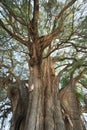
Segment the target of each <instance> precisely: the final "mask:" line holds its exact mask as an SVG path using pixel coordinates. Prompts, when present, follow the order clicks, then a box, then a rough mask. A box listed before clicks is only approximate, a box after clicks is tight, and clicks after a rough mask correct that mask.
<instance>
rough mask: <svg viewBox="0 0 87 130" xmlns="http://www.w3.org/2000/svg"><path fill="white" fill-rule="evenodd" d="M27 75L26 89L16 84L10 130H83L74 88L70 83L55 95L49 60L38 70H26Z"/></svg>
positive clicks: (35, 67) (52, 68) (52, 69)
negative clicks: (28, 74) (16, 89)
mask: <svg viewBox="0 0 87 130" xmlns="http://www.w3.org/2000/svg"><path fill="white" fill-rule="evenodd" d="M30 74H31V75H30V81H29V88H28V89H26V88H25V87H23V84H20V86H21V87H20V88H21V89H19V90H18V92H17V93H16V95H15V93H14V97H13V98H12V99H13V100H12V102H13V103H15V104H14V105H13V118H12V125H11V128H10V130H83V127H82V123H81V119H80V114H79V113H80V112H79V105H78V101H77V97H76V94H75V91H74V89H73V88H74V87H73V86H74V85H75V84H74V83H72V82H70V84H69V85H68V86H67V87H65V88H64V89H62V90H61V91H60V92H59V90H58V84H59V81H58V79H57V77H56V76H55V71H54V67H53V63H52V61H51V59H50V58H48V59H46V60H44V62H43V63H42V65H41V66H39V65H38V64H36V65H34V66H32V67H30ZM20 91H21V92H20ZM25 95H26V96H25ZM14 106H15V107H14ZM61 106H62V107H61ZM62 111H63V112H62ZM62 113H63V114H62Z"/></svg>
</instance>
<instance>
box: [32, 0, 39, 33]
mask: <svg viewBox="0 0 87 130" xmlns="http://www.w3.org/2000/svg"><path fill="white" fill-rule="evenodd" d="M38 18H39V0H34V11H33V19H32V22H33V23H32V28H33V31H34V33H35V35H37V34H38Z"/></svg>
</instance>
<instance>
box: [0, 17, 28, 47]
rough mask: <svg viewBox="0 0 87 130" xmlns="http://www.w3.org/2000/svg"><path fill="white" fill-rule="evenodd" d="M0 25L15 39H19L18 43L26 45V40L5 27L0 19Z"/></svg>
mask: <svg viewBox="0 0 87 130" xmlns="http://www.w3.org/2000/svg"><path fill="white" fill-rule="evenodd" d="M0 26H1V27H2V28H3V29H4V30H5V31H6V32H7V33H8V34H9V35H10V36H11V37H13V38H14V39H15V40H17V41H19V42H20V43H22V44H23V45H25V46H27V45H28V41H25V40H23V39H22V38H21V37H19V36H17V35H16V34H14V33H12V32H11V31H10V30H9V29H8V28H7V27H5V25H4V23H3V21H2V20H1V19H0Z"/></svg>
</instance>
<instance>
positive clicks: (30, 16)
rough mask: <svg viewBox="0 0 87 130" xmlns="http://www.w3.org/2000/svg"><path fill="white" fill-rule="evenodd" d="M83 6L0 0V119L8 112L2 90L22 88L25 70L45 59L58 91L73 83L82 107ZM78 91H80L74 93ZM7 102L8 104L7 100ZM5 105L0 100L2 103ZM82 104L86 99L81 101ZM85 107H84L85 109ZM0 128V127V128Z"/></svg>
mask: <svg viewBox="0 0 87 130" xmlns="http://www.w3.org/2000/svg"><path fill="white" fill-rule="evenodd" d="M86 6H87V2H86V1H84V0H82V1H80V0H64V1H61V0H33V1H32V0H0V57H1V58H0V82H1V83H0V100H1V101H2V102H3V103H4V105H3V103H2V104H1V105H0V107H1V110H0V111H1V112H2V114H1V115H0V117H1V119H2V124H3V121H4V120H3V119H5V117H7V115H6V114H8V113H10V112H11V107H7V108H6V110H4V108H5V105H7V106H8V105H9V106H11V102H10V100H9V99H10V98H9V97H8V95H9V94H8V91H9V88H10V87H14V86H15V84H16V83H19V81H21V82H22V83H24V85H25V86H26V87H27V85H28V80H29V78H31V77H30V70H29V69H30V66H31V67H33V66H34V65H39V68H40V65H43V63H44V61H45V60H46V59H47V58H49V57H50V58H51V61H52V65H53V68H54V71H55V75H56V76H57V77H59V78H60V79H59V83H60V85H59V89H62V88H63V87H66V86H67V85H68V84H69V83H70V82H71V79H72V78H73V79H74V80H75V81H76V84H75V86H76V87H77V93H78V94H77V95H78V97H79V100H80V102H81V103H83V104H84V94H83V93H82V88H86V89H87V81H86V79H87V76H86V75H87V56H86V55H87V10H86ZM78 87H79V88H81V91H80V93H79V90H78ZM8 98H9V99H8ZM5 100H8V101H6V103H5ZM86 103H87V100H86ZM86 105H87V104H86ZM0 127H2V126H0Z"/></svg>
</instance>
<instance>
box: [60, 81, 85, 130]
mask: <svg viewBox="0 0 87 130" xmlns="http://www.w3.org/2000/svg"><path fill="white" fill-rule="evenodd" d="M74 86H75V84H74V83H72V82H70V84H69V85H68V86H66V87H65V88H64V89H62V90H61V91H60V98H61V104H62V107H63V110H64V115H65V116H64V121H65V124H66V130H83V127H82V122H81V117H80V109H79V108H80V107H79V103H78V99H77V96H76V93H75V90H74Z"/></svg>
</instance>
